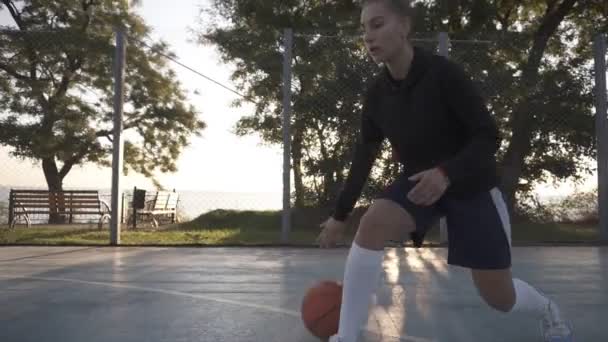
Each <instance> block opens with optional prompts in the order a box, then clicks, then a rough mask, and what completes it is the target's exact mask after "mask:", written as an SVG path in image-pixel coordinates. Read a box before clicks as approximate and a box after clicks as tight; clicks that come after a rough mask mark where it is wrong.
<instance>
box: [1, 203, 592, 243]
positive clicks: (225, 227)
mask: <svg viewBox="0 0 608 342" xmlns="http://www.w3.org/2000/svg"><path fill="white" fill-rule="evenodd" d="M325 217H327V216H326V214H325V213H323V212H319V211H306V212H301V213H294V216H293V218H292V222H293V229H292V231H291V234H290V244H293V245H314V244H315V239H316V237H317V234H318V233H319V227H318V225H319V222H321V221H322V220H323V219H324V218H325ZM349 225H350V229H349V232H348V234H347V237H346V242H347V243H348V242H349V241H350V240H352V237H353V233H354V229H353V228H354V227H355V226H356V220H354V221H352V222H349ZM280 226H281V214H280V212H276V211H261V212H258V211H255V212H254V211H231V210H217V211H214V212H210V213H207V214H204V215H201V216H199V217H198V218H196V219H194V220H192V221H190V222H185V223H181V224H176V225H169V226H164V227H162V228H161V229H156V230H154V229H149V228H148V229H137V230H129V229H124V230H123V232H122V234H121V242H122V244H124V245H184V246H188V245H214V246H222V245H242V246H248V245H280V244H281V230H280ZM598 238H599V234H598V229H597V225H594V224H573V223H568V224H559V223H547V224H539V223H522V224H515V225H514V226H513V241H514V243H515V244H517V243H536V242H550V243H551V242H553V243H564V242H591V241H597V240H598ZM109 239H110V234H109V230H108V228H107V226H106V227H104V229H102V230H98V229H96V228H95V227H94V226H84V227H82V226H35V227H33V228H30V229H28V228H25V227H23V226H20V227H17V228H16V229H8V228H7V227H6V226H0V244H3V245H7V244H11V245H14V244H17V245H18V244H27V245H107V244H108V242H109ZM426 241H427V243H430V244H436V243H438V242H439V231H438V230H437V229H434V230H432V231H430V232H429V234H428V235H427V238H426Z"/></svg>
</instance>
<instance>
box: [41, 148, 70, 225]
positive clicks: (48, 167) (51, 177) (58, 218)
mask: <svg viewBox="0 0 608 342" xmlns="http://www.w3.org/2000/svg"><path fill="white" fill-rule="evenodd" d="M42 170H43V171H44V178H45V179H46V183H47V186H48V188H49V192H51V193H54V192H61V191H63V177H61V175H60V174H59V170H58V169H57V163H56V162H55V159H54V158H52V157H51V158H44V159H43V160H42ZM51 196H52V195H51ZM56 198H57V199H58V201H57V203H55V202H54V201H50V203H51V207H50V215H49V224H64V223H65V222H66V217H65V215H60V214H59V211H64V209H65V204H64V202H63V196H60V197H56ZM55 204H56V205H55Z"/></svg>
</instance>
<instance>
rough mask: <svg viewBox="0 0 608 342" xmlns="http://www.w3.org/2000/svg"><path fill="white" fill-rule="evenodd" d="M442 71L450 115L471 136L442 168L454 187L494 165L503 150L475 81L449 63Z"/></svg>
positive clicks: (444, 91)
mask: <svg viewBox="0 0 608 342" xmlns="http://www.w3.org/2000/svg"><path fill="white" fill-rule="evenodd" d="M444 66H445V67H444V68H443V70H442V82H441V87H442V89H441V91H442V93H443V96H444V98H445V99H446V101H447V105H448V108H449V115H455V116H456V119H457V120H458V121H459V122H461V123H462V127H463V129H464V130H465V133H466V134H467V135H468V136H469V137H470V139H469V142H468V144H467V145H466V146H465V147H464V148H463V149H462V150H461V151H460V152H459V153H457V154H456V155H455V156H454V157H452V158H451V159H449V160H446V161H444V162H443V163H442V164H441V165H440V168H441V169H442V170H443V171H444V172H445V173H446V175H447V177H448V178H449V179H450V182H451V183H452V184H454V183H458V182H460V181H463V180H465V179H467V178H470V177H475V176H476V175H477V174H478V172H480V171H481V170H483V169H485V168H487V167H488V166H490V165H492V162H493V161H494V160H495V157H496V151H497V150H498V148H499V147H500V135H499V131H498V127H497V125H496V122H495V120H494V118H493V117H492V115H491V114H490V112H489V111H488V108H487V107H486V104H485V102H484V100H483V98H482V96H481V94H480V92H479V90H478V89H477V88H476V87H475V85H474V84H473V81H472V80H471V78H470V77H469V76H468V75H466V74H465V72H464V70H463V69H462V68H461V67H460V66H458V65H456V64H454V63H452V62H446V64H445V65H444Z"/></svg>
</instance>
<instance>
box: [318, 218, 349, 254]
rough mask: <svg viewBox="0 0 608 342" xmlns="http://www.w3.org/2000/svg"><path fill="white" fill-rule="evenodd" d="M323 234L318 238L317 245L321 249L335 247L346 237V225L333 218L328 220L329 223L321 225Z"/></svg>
mask: <svg viewBox="0 0 608 342" xmlns="http://www.w3.org/2000/svg"><path fill="white" fill-rule="evenodd" d="M321 228H322V229H323V230H322V231H321V234H319V237H318V238H317V243H318V244H319V246H320V247H321V248H330V247H334V246H335V245H336V243H337V242H338V241H339V240H342V238H343V237H344V231H345V230H346V223H344V222H342V221H338V220H336V219H334V218H333V217H330V218H329V219H327V221H325V222H323V223H321Z"/></svg>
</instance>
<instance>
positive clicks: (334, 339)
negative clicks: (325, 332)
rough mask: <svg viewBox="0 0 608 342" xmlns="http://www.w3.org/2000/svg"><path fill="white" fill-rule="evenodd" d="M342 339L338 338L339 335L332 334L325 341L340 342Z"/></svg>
mask: <svg viewBox="0 0 608 342" xmlns="http://www.w3.org/2000/svg"><path fill="white" fill-rule="evenodd" d="M341 341H342V340H341V339H340V336H338V335H334V336H332V337H330V338H329V340H327V342H341Z"/></svg>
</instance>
